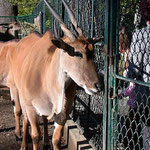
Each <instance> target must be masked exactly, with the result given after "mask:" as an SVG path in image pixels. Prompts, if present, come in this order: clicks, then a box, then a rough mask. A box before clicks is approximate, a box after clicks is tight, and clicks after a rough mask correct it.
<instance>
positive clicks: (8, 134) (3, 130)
mask: <svg viewBox="0 0 150 150" xmlns="http://www.w3.org/2000/svg"><path fill="white" fill-rule="evenodd" d="M7 92H8V91H7ZM7 92H6V94H5V96H4V97H3V96H1V97H0V150H20V146H21V141H16V138H15V135H14V129H15V127H14V124H15V122H14V114H13V106H12V103H11V101H10V98H9V95H8V93H7ZM1 93H2V92H1ZM0 95H2V94H0ZM40 124H41V125H40V128H41V132H42V131H43V130H42V127H43V125H42V120H41V121H40ZM48 128H49V136H50V137H51V135H52V132H53V129H54V127H53V125H50V124H49V125H48ZM42 149H43V142H42V140H41V141H40V150H42ZM28 150H32V143H31V142H30V143H29V144H28Z"/></svg>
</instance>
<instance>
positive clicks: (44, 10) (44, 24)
mask: <svg viewBox="0 0 150 150" xmlns="http://www.w3.org/2000/svg"><path fill="white" fill-rule="evenodd" d="M45 32H46V5H45V3H44V2H43V33H45Z"/></svg>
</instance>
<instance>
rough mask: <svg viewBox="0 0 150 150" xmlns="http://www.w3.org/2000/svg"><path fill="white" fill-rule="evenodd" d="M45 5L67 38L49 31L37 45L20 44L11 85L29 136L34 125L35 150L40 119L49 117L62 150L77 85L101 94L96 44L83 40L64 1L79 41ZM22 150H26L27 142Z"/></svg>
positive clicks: (14, 53) (56, 144)
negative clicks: (63, 130) (13, 87)
mask: <svg viewBox="0 0 150 150" xmlns="http://www.w3.org/2000/svg"><path fill="white" fill-rule="evenodd" d="M44 2H45V3H46V5H47V6H48V8H49V10H50V12H51V13H52V14H53V15H54V17H55V18H56V19H57V20H58V21H59V23H60V27H61V29H62V31H63V32H64V35H65V36H64V37H63V38H61V39H57V38H55V37H54V35H53V34H52V33H50V32H49V31H47V32H46V33H45V34H44V35H43V36H42V37H40V38H39V39H38V40H37V41H32V40H33V39H32V35H29V36H28V37H26V38H27V39H28V41H26V40H24V39H22V40H20V41H19V42H18V44H17V46H16V47H14V48H13V49H11V51H9V55H8V57H9V66H10V75H9V78H8V83H9V86H11V85H15V86H16V88H17V90H18V93H19V98H20V104H21V106H22V111H23V114H24V131H25V132H26V130H27V129H26V127H27V121H28V120H29V122H30V124H31V134H32V141H33V150H38V144H39V137H40V129H39V124H38V116H47V119H51V118H52V117H54V119H55V124H54V125H55V129H54V133H53V137H52V143H53V147H54V150H59V148H60V139H61V132H62V129H63V126H64V124H65V122H66V120H67V118H68V116H69V113H70V110H71V106H72V103H73V99H74V96H75V90H76V84H77V85H78V86H80V87H82V88H83V89H84V90H85V91H86V93H88V94H90V95H92V94H95V93H97V92H98V89H97V86H98V85H99V81H98V76H97V73H96V71H95V66H94V62H93V60H92V55H93V44H94V43H95V41H92V40H91V39H90V40H88V39H87V38H85V37H84V36H83V34H82V31H81V29H80V28H79V27H78V25H77V22H76V20H75V17H74V15H73V13H72V12H71V10H70V9H69V7H68V6H67V4H66V3H65V1H64V0H62V2H63V4H64V6H65V8H66V9H67V12H68V14H69V18H70V20H71V22H72V24H73V25H74V27H75V30H76V31H77V33H78V37H75V36H74V35H73V34H72V33H71V31H70V30H69V29H68V28H67V27H66V25H65V24H64V22H63V21H62V19H61V18H60V16H59V15H58V14H56V12H55V11H54V10H53V8H52V7H51V6H50V5H49V4H48V3H47V1H46V0H44ZM24 136H25V137H26V135H24ZM21 149H22V150H24V149H26V141H25V140H23V143H22V146H21Z"/></svg>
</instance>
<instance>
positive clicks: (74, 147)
mask: <svg viewBox="0 0 150 150" xmlns="http://www.w3.org/2000/svg"><path fill="white" fill-rule="evenodd" d="M63 140H64V142H63V145H64V147H65V150H93V148H92V147H91V145H90V144H89V143H88V141H87V139H86V138H85V137H84V136H83V135H82V134H80V130H79V129H78V128H77V124H76V123H74V122H73V121H72V120H68V121H67V122H66V124H65V126H64V133H63Z"/></svg>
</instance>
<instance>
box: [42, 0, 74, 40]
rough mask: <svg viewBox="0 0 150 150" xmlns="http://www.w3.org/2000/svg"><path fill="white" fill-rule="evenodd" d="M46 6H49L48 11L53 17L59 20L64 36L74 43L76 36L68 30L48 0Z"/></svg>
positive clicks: (45, 0)
mask: <svg viewBox="0 0 150 150" xmlns="http://www.w3.org/2000/svg"><path fill="white" fill-rule="evenodd" d="M44 2H45V4H46V5H47V7H48V9H49V10H50V12H51V13H52V15H53V16H54V17H55V18H56V19H57V20H58V22H59V23H60V27H61V29H62V31H63V32H64V34H65V35H66V36H67V37H69V39H70V40H72V41H74V40H75V39H76V38H75V36H74V35H73V34H72V33H71V31H70V30H69V29H68V28H67V26H66V25H65V23H64V22H63V20H62V18H61V17H60V16H59V15H58V14H57V13H56V11H55V10H54V9H53V8H52V6H51V5H50V4H49V3H48V2H47V0H44Z"/></svg>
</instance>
